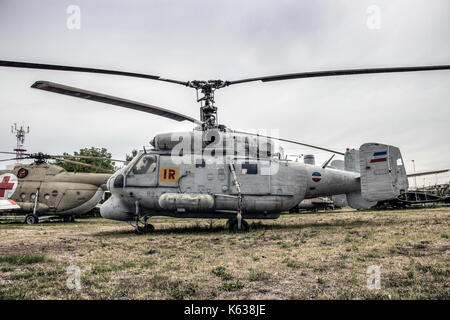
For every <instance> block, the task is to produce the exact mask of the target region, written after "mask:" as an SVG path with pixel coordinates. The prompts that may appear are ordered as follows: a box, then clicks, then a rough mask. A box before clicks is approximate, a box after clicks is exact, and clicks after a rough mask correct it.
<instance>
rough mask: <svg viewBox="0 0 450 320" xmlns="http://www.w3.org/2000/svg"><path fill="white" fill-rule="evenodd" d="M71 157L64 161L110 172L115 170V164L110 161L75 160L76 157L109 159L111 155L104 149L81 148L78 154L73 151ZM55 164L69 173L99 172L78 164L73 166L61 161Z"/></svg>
mask: <svg viewBox="0 0 450 320" xmlns="http://www.w3.org/2000/svg"><path fill="white" fill-rule="evenodd" d="M63 155H64V156H69V154H68V153H66V152H64V153H63ZM73 155H74V157H67V158H65V159H67V160H74V161H78V162H82V163H87V164H90V165H94V166H97V167H100V168H103V169H106V170H111V171H114V170H115V169H116V168H115V163H114V162H113V161H112V160H108V159H83V158H77V156H89V157H100V158H111V153H109V152H108V150H107V149H106V148H95V147H91V148H83V149H80V151H79V152H77V151H75V152H74V153H73ZM55 164H56V165H58V166H60V167H63V168H64V169H66V170H67V171H69V172H100V170H97V169H94V168H89V167H86V166H82V165H79V164H73V163H69V162H65V161H62V160H56V161H55Z"/></svg>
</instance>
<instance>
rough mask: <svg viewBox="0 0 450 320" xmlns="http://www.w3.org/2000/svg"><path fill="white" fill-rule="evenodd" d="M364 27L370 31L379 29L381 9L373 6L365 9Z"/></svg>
mask: <svg viewBox="0 0 450 320" xmlns="http://www.w3.org/2000/svg"><path fill="white" fill-rule="evenodd" d="M366 13H367V20H366V26H367V28H368V29H370V30H378V29H381V8H380V7H379V6H377V5H375V4H373V5H370V6H368V7H367V10H366Z"/></svg>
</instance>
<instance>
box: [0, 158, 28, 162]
mask: <svg viewBox="0 0 450 320" xmlns="http://www.w3.org/2000/svg"><path fill="white" fill-rule="evenodd" d="M24 159H27V158H10V159H1V160H0V161H11V160H24Z"/></svg>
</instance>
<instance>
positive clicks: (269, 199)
mask: <svg viewBox="0 0 450 320" xmlns="http://www.w3.org/2000/svg"><path fill="white" fill-rule="evenodd" d="M0 66H3V67H15V68H31V69H43V70H55V71H73V72H87V73H98V74H110V75H118V76H128V77H137V78H144V79H151V80H157V81H164V82H169V83H174V84H179V85H183V86H186V87H189V88H193V89H195V90H196V91H197V102H200V120H197V119H195V118H192V117H189V116H186V115H183V114H180V113H177V112H174V111H171V110H168V109H165V108H161V107H157V106H153V105H149V104H144V103H140V102H136V101H131V100H126V99H122V98H118V97H113V96H110V95H105V94H102V93H98V92H93V91H87V90H84V89H80V88H74V87H69V86H66V85H62V84H58V83H53V82H48V81H37V82H35V83H34V84H33V85H32V87H33V88H37V89H41V90H45V91H50V92H54V93H59V94H64V95H69V96H74V97H78V98H83V99H88V100H93V101H97V102H102V103H108V104H112V105H116V106H121V107H125V108H131V109H134V110H139V111H144V112H148V113H151V114H156V115H159V116H162V117H166V118H169V119H173V120H176V121H190V122H193V123H194V124H197V125H198V126H197V127H196V128H194V130H193V131H190V132H181V133H167V134H158V135H156V136H155V137H154V138H153V140H152V141H151V144H152V146H153V149H151V150H145V149H144V150H143V151H141V152H139V153H138V155H137V156H136V157H135V158H134V159H133V160H132V161H131V162H130V163H129V164H128V165H127V166H126V167H124V168H123V169H120V170H118V171H117V172H116V173H115V174H114V175H113V176H112V177H111V178H109V180H108V183H107V188H108V190H109V191H110V192H111V194H112V196H111V197H110V198H109V199H108V201H106V202H105V203H103V204H102V206H101V215H102V216H103V217H105V218H108V219H114V220H121V221H129V222H133V223H134V226H135V229H136V232H137V233H142V232H148V231H151V230H153V229H154V228H153V226H152V225H151V224H148V223H147V220H148V218H149V217H152V216H168V217H180V218H182V217H186V218H208V219H214V218H219V219H223V218H226V219H229V220H228V226H229V228H230V229H231V230H241V229H244V230H247V229H248V227H249V226H248V223H247V222H246V221H245V220H244V218H245V219H276V218H278V217H279V215H280V213H281V212H283V211H286V210H289V209H290V208H292V207H294V206H295V205H297V204H298V203H300V202H301V201H302V200H303V199H308V198H315V197H320V196H331V195H341V194H345V195H346V198H347V202H348V204H349V205H350V206H351V207H353V208H356V209H360V208H367V207H370V206H373V205H375V204H376V203H377V201H381V200H386V199H392V198H395V197H397V196H398V195H399V194H401V193H404V192H405V191H406V190H407V189H408V180H407V176H406V172H405V167H404V164H403V160H402V157H401V153H400V150H399V149H398V148H397V147H394V146H391V145H386V144H380V143H365V144H363V145H362V146H361V147H360V148H359V150H355V149H352V150H347V151H346V152H345V153H343V152H339V151H336V150H331V149H327V148H323V147H319V146H314V145H310V144H305V143H302V142H298V141H293V140H288V139H281V138H278V137H271V136H266V135H259V134H252V133H246V132H241V131H236V130H231V129H229V128H227V127H226V126H224V125H222V124H219V123H218V121H217V106H215V104H214V94H215V91H217V90H218V89H223V88H226V87H229V86H232V85H236V84H241V83H248V82H256V81H262V82H271V81H282V80H292V79H301V78H312V77H329V76H344V75H358V74H375V73H394V72H395V73H398V72H414V71H437V70H448V69H450V65H440V66H416V67H394V68H371V69H349V70H330V71H313V72H301V73H291V74H281V75H275V76H264V77H255V78H246V79H240V80H235V81H223V80H206V81H205V80H194V81H179V80H173V79H166V78H162V77H159V76H155V75H148V74H141V73H131V72H124V71H116V70H106V69H95V68H84V67H71V66H61V65H51V64H36V63H27V62H15V61H0ZM199 93H200V94H201V95H202V96H201V97H199ZM274 140H279V141H282V142H287V143H294V144H299V145H302V146H307V147H312V148H316V149H320V150H324V151H329V152H331V153H334V154H340V155H344V167H343V169H342V168H338V167H335V166H333V165H331V164H330V161H331V160H332V158H330V160H328V161H327V162H325V163H324V164H323V165H321V166H317V165H311V164H308V163H294V162H289V161H288V160H287V159H282V158H280V156H279V155H278V154H276V153H275V152H274V145H273V141H274Z"/></svg>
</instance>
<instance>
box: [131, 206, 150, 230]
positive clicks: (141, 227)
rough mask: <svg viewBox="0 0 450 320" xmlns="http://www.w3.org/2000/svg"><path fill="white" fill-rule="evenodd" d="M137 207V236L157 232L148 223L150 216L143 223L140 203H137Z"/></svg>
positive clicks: (135, 226)
mask: <svg viewBox="0 0 450 320" xmlns="http://www.w3.org/2000/svg"><path fill="white" fill-rule="evenodd" d="M135 205H136V216H135V225H134V233H136V234H144V233H150V232H153V231H155V227H154V226H153V225H152V224H150V223H147V220H148V218H149V217H148V216H145V217H144V223H142V221H141V214H140V210H139V201H136V202H135Z"/></svg>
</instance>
